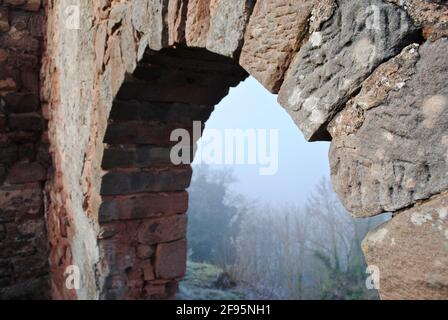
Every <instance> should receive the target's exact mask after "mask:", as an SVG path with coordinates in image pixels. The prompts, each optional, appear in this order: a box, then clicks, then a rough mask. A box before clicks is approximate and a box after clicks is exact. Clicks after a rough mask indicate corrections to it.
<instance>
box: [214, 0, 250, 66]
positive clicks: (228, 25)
mask: <svg viewBox="0 0 448 320" xmlns="http://www.w3.org/2000/svg"><path fill="white" fill-rule="evenodd" d="M254 4H255V0H220V1H218V6H217V9H216V12H215V14H214V16H213V17H212V18H211V21H210V29H209V31H208V35H207V45H206V47H207V49H208V50H210V51H212V52H215V53H219V54H221V55H223V56H227V57H231V58H233V57H235V55H236V54H239V52H240V50H241V46H242V45H243V38H244V31H245V30H246V24H247V21H248V20H249V16H250V14H251V13H252V9H253V7H254Z"/></svg>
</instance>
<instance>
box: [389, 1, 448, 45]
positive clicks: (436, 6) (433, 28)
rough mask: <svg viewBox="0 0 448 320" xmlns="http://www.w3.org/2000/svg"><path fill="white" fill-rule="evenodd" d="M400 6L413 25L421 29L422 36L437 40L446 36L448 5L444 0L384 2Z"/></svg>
mask: <svg viewBox="0 0 448 320" xmlns="http://www.w3.org/2000/svg"><path fill="white" fill-rule="evenodd" d="M386 1H388V2H392V3H395V4H396V5H399V6H401V7H402V8H403V9H404V10H406V11H407V12H408V14H409V15H410V16H411V18H412V20H413V21H414V23H415V24H416V25H417V26H419V27H422V28H423V36H424V37H425V38H427V39H429V40H437V39H439V38H441V37H446V36H448V4H447V3H446V0H429V1H421V0H407V1H403V0H386Z"/></svg>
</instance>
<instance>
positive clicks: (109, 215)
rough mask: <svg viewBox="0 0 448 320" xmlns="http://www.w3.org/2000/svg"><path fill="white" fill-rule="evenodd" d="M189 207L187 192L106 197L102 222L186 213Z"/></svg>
mask: <svg viewBox="0 0 448 320" xmlns="http://www.w3.org/2000/svg"><path fill="white" fill-rule="evenodd" d="M187 208H188V194H187V193H186V192H175V193H156V194H153V193H152V194H151V193H150V194H146V195H132V196H120V197H114V198H107V199H104V201H103V203H102V204H101V207H100V212H99V219H100V222H108V221H114V220H130V219H143V218H154V217H160V216H165V215H170V214H171V215H172V214H178V213H184V212H186V211H187Z"/></svg>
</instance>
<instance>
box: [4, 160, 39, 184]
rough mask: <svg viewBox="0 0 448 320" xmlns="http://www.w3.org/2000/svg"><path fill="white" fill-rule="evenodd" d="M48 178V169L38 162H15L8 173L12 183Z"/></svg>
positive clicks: (9, 180)
mask: <svg viewBox="0 0 448 320" xmlns="http://www.w3.org/2000/svg"><path fill="white" fill-rule="evenodd" d="M46 178H47V169H45V168H44V167H43V166H42V165H41V164H40V163H37V162H34V163H18V164H15V165H14V166H12V167H11V169H10V170H9V174H8V182H9V183H11V184H21V183H27V182H38V181H45V180H46Z"/></svg>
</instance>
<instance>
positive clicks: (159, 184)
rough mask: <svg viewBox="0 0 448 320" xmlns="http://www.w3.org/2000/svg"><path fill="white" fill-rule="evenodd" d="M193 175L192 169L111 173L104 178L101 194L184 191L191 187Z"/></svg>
mask: <svg viewBox="0 0 448 320" xmlns="http://www.w3.org/2000/svg"><path fill="white" fill-rule="evenodd" d="M191 174H192V171H191V167H186V168H162V169H152V170H149V171H143V170H142V171H135V172H109V173H107V174H106V175H105V176H104V177H103V180H102V186H101V194H102V195H120V194H122V195H124V194H131V193H138V192H162V191H182V190H185V189H186V188H188V186H189V185H190V180H191Z"/></svg>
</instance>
